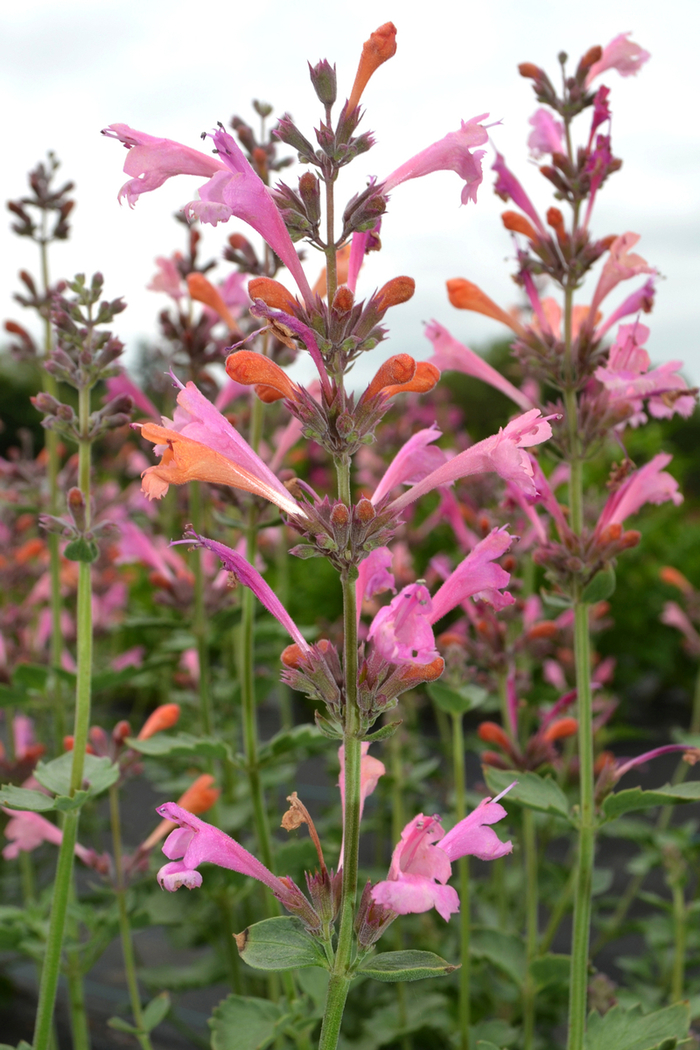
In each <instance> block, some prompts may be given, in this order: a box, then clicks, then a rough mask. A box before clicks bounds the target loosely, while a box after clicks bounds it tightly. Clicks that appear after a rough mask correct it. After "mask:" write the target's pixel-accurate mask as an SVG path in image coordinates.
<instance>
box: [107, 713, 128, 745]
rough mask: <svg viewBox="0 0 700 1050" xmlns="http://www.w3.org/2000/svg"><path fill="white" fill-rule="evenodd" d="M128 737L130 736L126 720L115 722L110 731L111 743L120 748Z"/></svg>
mask: <svg viewBox="0 0 700 1050" xmlns="http://www.w3.org/2000/svg"><path fill="white" fill-rule="evenodd" d="M128 736H131V726H130V725H129V723H128V722H127V721H126V719H125V718H123V719H122V720H121V722H117V724H116V725H115V727H114V729H113V730H112V741H113V743H115V744H116V745H117V746H118V747H120V746H121V745H122V744H123V743H124V741H125V740H126V738H127V737H128Z"/></svg>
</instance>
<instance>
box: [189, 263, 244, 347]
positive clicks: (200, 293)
mask: <svg viewBox="0 0 700 1050" xmlns="http://www.w3.org/2000/svg"><path fill="white" fill-rule="evenodd" d="M187 287H188V288H189V292H190V297H191V298H192V299H196V300H197V302H199V303H204V305H205V306H209V307H211V309H212V310H214V311H215V313H217V314H218V315H219V317H220V318H221V320H222V321H224V322H225V323H226V324H227V325H228V329H229V331H230V332H234V333H235V334H236V335H239V336H240V335H242V333H241V330H240V328H239V327H238V325H237V324H236V322H235V321H234V319H233V317H232V315H231V311H230V310H229V308H228V306H227V305H226V303H225V302H224V300H223V299H222V298H221V293H220V292H219V290H218V289H217V288H215V287H214V285H213V284H212V283H211V281H208V280H207V279H206V277H205V276H204V274H203V273H190V274H188V275H187Z"/></svg>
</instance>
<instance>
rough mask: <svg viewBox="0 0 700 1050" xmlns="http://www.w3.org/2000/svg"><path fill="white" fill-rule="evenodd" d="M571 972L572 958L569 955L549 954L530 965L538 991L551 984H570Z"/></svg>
mask: <svg viewBox="0 0 700 1050" xmlns="http://www.w3.org/2000/svg"><path fill="white" fill-rule="evenodd" d="M570 970H571V958H570V957H569V956H568V955H556V954H555V953H554V952H547V954H546V955H541V956H540V957H539V959H533V960H532V962H531V963H530V973H531V974H532V976H533V978H534V981H535V984H536V985H537V989H538V991H539V989H540V988H546V987H547V985H549V984H563V985H566V984H568V981H569V975H570Z"/></svg>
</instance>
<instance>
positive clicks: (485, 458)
mask: <svg viewBox="0 0 700 1050" xmlns="http://www.w3.org/2000/svg"><path fill="white" fill-rule="evenodd" d="M552 418H554V417H553V416H546V417H543V416H542V414H541V413H540V411H539V409H537V408H533V409H531V410H530V411H529V412H525V413H524V415H522V416H517V417H516V418H515V419H512V420H511V421H510V423H508V425H507V426H505V427H503V428H502V429H501V430H499V432H498V433H497V434H494V435H492V436H491V437H488V438H485V439H484V440H483V441H479V442H477V444H476V445H472V447H471V448H468V449H466V451H464V452H460V453H459V455H457V456H454V457H453V458H452V459H450V460H448V461H447V463H444V464H443V465H442V466H440V467H438V468H437V470H433V471H432V472H431V473H430V474H428V475H427V476H426V477H424V478H423V479H422V480H421V481H419V482H418V483H417V484H415V485H414V486H413V488H411V489H409V490H408V492H404V494H403V495H402V496H399V497H398V499H395V500H394V501H393V503H391V504H390V508H391V509H392V510H403V508H404V507H407V506H408V505H409V504H410V503H413V502H414V500H417V499H418V498H419V497H420V496H423V495H424V494H425V493H426V492H431V491H432V490H433V489H435V488H438V486H440V485H449V484H451V482H453V481H457V480H458V479H459V478H466V477H469V476H470V475H472V474H484V473H487V472H489V471H494V472H495V473H496V474H498V475H499V476H500V477H502V478H503V479H504V480H505V481H511V482H513V484H514V485H517V486H518V488H520V489H522V491H523V492H524V493H525V495H527V496H535V495H537V489H536V487H535V483H534V481H533V468H532V464H531V462H530V458H529V456H528V454H527V453H526V452H525V451H524V449H526V448H529V447H530V446H532V445H539V444H540V443H541V442H542V441H546V440H547V439H548V438H550V437H551V436H552V428H551V426H550V424H549V420H550V419H552ZM389 469H391V467H390V468H389Z"/></svg>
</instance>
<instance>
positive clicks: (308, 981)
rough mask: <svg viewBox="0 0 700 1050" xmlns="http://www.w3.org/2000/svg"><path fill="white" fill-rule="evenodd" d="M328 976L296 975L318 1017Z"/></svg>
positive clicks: (310, 971)
mask: <svg viewBox="0 0 700 1050" xmlns="http://www.w3.org/2000/svg"><path fill="white" fill-rule="evenodd" d="M18 910H19V909H18ZM328 977H329V975H328V970H320V969H319V968H318V966H309V967H306V968H305V969H303V970H299V972H298V973H297V975H296V979H297V983H298V985H299V987H300V988H301V990H302V992H304V993H305V994H306V995H308V996H309V998H310V999H311V1001H312V1002H313V1004H314V1007H315V1015H316V1016H317V1017H323V1008H324V1006H325V1003H326V993H327V992H328Z"/></svg>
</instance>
